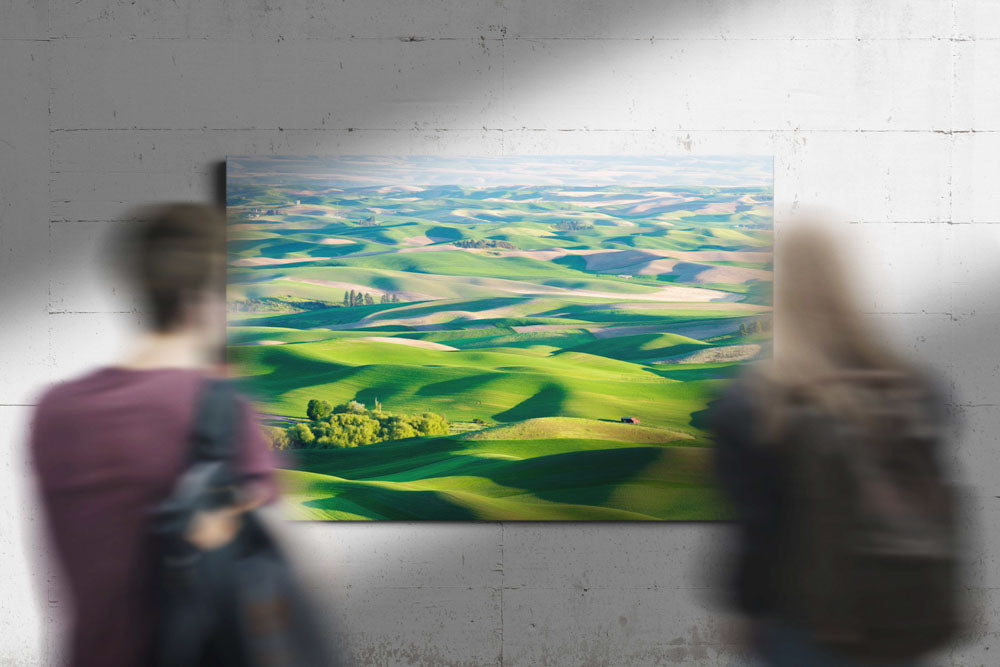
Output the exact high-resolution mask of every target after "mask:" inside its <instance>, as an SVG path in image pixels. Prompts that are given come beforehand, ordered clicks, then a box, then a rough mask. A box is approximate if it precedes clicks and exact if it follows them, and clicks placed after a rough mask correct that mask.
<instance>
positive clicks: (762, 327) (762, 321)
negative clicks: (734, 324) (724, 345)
mask: <svg viewBox="0 0 1000 667" xmlns="http://www.w3.org/2000/svg"><path fill="white" fill-rule="evenodd" d="M773 328H774V325H773V323H772V322H771V318H770V317H761V318H756V319H752V320H750V321H749V322H740V335H741V336H749V335H750V334H756V333H769V332H770V331H771V329H773Z"/></svg>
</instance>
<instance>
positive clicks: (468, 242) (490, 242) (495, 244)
mask: <svg viewBox="0 0 1000 667" xmlns="http://www.w3.org/2000/svg"><path fill="white" fill-rule="evenodd" d="M455 245H457V246H458V247H459V248H506V249H507V250H516V249H517V246H516V245H514V244H513V243H511V242H510V241H497V240H495V239H485V240H480V241H473V240H472V239H462V240H461V241H455Z"/></svg>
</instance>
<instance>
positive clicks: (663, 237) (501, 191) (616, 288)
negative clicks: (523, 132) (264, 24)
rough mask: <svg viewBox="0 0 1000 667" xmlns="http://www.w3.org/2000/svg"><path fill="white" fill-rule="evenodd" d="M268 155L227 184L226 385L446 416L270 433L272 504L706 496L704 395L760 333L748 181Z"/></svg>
mask: <svg viewBox="0 0 1000 667" xmlns="http://www.w3.org/2000/svg"><path fill="white" fill-rule="evenodd" d="M275 160H276V161H275V162H274V163H273V164H271V163H268V166H267V169H263V170H262V171H261V172H260V174H255V173H253V172H247V173H246V174H242V173H241V174H237V176H240V177H239V178H235V179H233V180H232V182H231V184H230V187H229V193H228V196H229V213H230V217H231V218H232V220H233V224H232V231H231V236H230V239H231V240H230V248H229V250H230V270H229V297H230V299H231V303H232V307H231V312H230V318H229V319H230V322H229V325H230V328H229V358H230V361H231V362H232V364H233V367H234V369H236V371H237V373H238V375H239V377H240V382H241V383H242V385H243V387H244V388H245V389H246V390H247V392H249V393H250V394H251V396H252V397H253V398H254V399H255V401H256V404H257V406H258V408H259V409H260V411H261V412H262V413H263V414H264V416H265V419H266V420H267V421H268V423H270V424H271V425H273V426H275V427H284V426H287V425H288V424H290V423H295V420H301V419H304V417H305V406H306V404H307V403H308V401H309V400H311V399H321V400H325V401H328V402H329V403H330V404H331V405H337V404H343V403H347V402H349V401H358V402H360V403H363V404H365V405H366V406H368V407H371V406H373V405H375V401H376V400H378V401H379V402H380V403H381V405H383V406H385V409H386V410H387V411H388V412H390V413H398V414H419V413H421V412H433V413H437V414H439V415H443V416H444V417H445V418H446V419H447V420H449V421H450V422H451V423H452V424H453V427H454V428H453V431H452V434H451V435H450V436H447V437H425V438H413V439H408V440H398V441H389V442H381V443H377V444H370V445H363V446H359V447H356V448H345V449H323V450H319V449H301V450H294V451H288V452H284V453H283V455H284V456H285V457H286V459H287V460H286V463H285V468H286V469H285V470H284V471H283V473H282V477H283V480H284V483H285V485H286V493H285V499H286V502H287V505H288V507H289V512H290V513H291V515H292V516H294V517H296V518H301V519H319V520H380V519H393V520H410V519H440V520H449V519H455V520H465V519H488V520H499V519H505V520H521V519H524V520H540V519H588V520H653V519H656V520H661V519H707V518H718V517H720V516H723V512H724V510H723V508H722V505H721V504H720V501H719V498H718V496H717V493H716V491H715V490H714V488H713V484H712V481H711V475H710V470H711V462H710V459H711V452H710V448H709V445H710V443H711V440H710V434H709V433H707V432H706V430H705V414H706V412H707V410H708V409H709V406H710V403H711V401H712V400H713V398H714V396H715V395H716V394H717V393H718V392H719V391H721V390H722V389H723V388H724V387H725V386H726V385H727V384H728V383H729V382H730V381H731V379H732V377H733V376H734V375H736V374H737V373H738V372H739V371H740V368H741V367H742V366H743V364H745V363H747V361H749V360H751V359H752V358H754V355H758V356H760V355H763V354H766V350H767V349H768V348H767V345H766V339H767V338H768V337H769V320H770V315H769V313H770V296H769V294H770V284H771V258H770V246H771V237H772V233H771V221H770V215H771V212H770V211H771V209H770V206H771V193H770V188H765V187H742V186H741V187H724V186H704V187H702V186H698V187H692V186H679V187H669V188H668V187H666V186H655V187H654V186H640V187H627V186H621V185H604V186H593V185H572V184H563V185H541V186H534V185H532V186H500V185H488V184H487V185H468V184H463V185H449V184H424V185H421V184H412V183H410V182H409V181H408V180H406V179H404V180H402V181H400V182H399V183H395V184H393V183H387V184H386V185H384V186H369V185H363V184H356V183H354V182H351V181H349V180H348V181H344V182H336V183H330V182H326V181H323V180H322V178H320V177H319V176H317V175H314V174H311V173H310V172H308V171H306V172H304V173H303V174H294V173H286V172H282V169H290V168H291V167H289V166H285V165H286V162H287V164H288V165H292V164H297V165H300V166H301V165H306V166H308V165H311V164H312V163H311V162H309V161H308V160H305V161H304V162H303V161H302V160H298V161H296V160H295V159H289V160H288V161H286V162H281V161H280V160H278V159H275ZM275 174H279V177H277V179H276V180H275V178H276V177H275ZM758 350H759V353H758ZM713 351H715V352H713ZM737 359H738V360H737ZM626 415H627V416H632V417H636V418H638V419H639V420H640V421H641V424H639V425H633V424H623V423H620V419H621V417H623V416H626Z"/></svg>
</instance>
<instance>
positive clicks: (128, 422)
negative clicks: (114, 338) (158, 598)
mask: <svg viewBox="0 0 1000 667" xmlns="http://www.w3.org/2000/svg"><path fill="white" fill-rule="evenodd" d="M144 217H145V219H146V220H147V222H142V223H137V229H136V230H135V231H132V232H131V233H130V234H129V235H128V237H127V238H126V239H125V243H123V244H122V245H121V246H120V247H118V248H117V251H118V254H119V256H120V258H121V259H122V260H123V261H124V262H125V265H126V268H127V269H128V271H129V274H130V275H131V276H132V277H133V278H134V280H135V282H136V283H137V287H138V288H139V290H140V291H141V292H142V294H143V296H144V297H145V299H146V302H147V304H148V307H149V311H150V315H151V318H152V320H151V324H152V326H151V327H150V330H149V331H147V332H145V333H144V334H143V335H142V336H141V337H140V339H139V340H138V341H137V342H136V345H135V346H134V349H133V351H132V352H131V353H130V354H129V355H127V356H125V357H124V358H123V359H122V360H121V361H119V362H118V363H117V364H116V365H114V366H110V367H107V368H102V369H99V370H96V371H93V372H91V373H89V374H87V375H85V376H83V377H81V378H78V379H75V380H71V381H68V382H64V383H62V384H59V385H57V386H55V387H53V388H51V389H50V390H48V391H47V392H46V393H45V395H44V396H43V397H42V399H41V401H40V403H39V405H38V408H37V410H36V412H35V416H34V421H33V432H32V441H31V450H32V455H33V461H34V466H35V471H36V474H37V477H38V484H39V488H40V492H41V496H42V499H43V505H44V510H45V515H46V518H47V523H48V528H49V531H50V534H51V538H52V541H53V543H54V545H55V552H56V555H57V557H58V560H59V564H60V566H61V569H62V573H63V574H64V575H65V581H66V583H67V584H68V586H67V588H68V591H69V593H70V595H71V602H70V610H71V619H72V629H71V638H70V663H71V664H72V665H74V666H79V667H83V666H91V665H93V666H97V665H99V666H101V667H115V666H118V665H144V664H149V663H150V662H151V660H152V656H150V650H151V642H152V638H153V629H154V620H155V619H154V608H153V607H154V605H153V598H152V589H151V585H150V583H151V582H150V578H151V576H152V573H151V569H152V568H151V566H152V553H151V550H152V543H151V539H150V533H149V512H150V510H152V509H153V508H154V507H155V506H156V505H157V504H158V503H159V502H160V501H162V500H163V499H164V498H166V497H167V496H168V495H169V494H170V492H171V490H172V488H173V485H174V483H175V481H176V480H177V479H178V477H179V476H180V475H181V473H182V472H183V471H184V470H185V469H186V468H187V466H188V464H189V463H190V456H191V441H190V436H191V429H192V426H193V420H194V416H195V410H196V404H197V401H198V396H199V393H200V389H201V387H202V385H203V384H204V382H205V381H206V380H207V379H209V378H212V377H214V376H218V375H220V374H221V373H220V366H221V364H220V363H219V360H220V359H221V353H222V350H223V344H224V336H225V334H224V331H225V329H224V322H225V294H224V286H225V218H224V216H223V215H222V214H220V213H219V212H218V211H217V210H216V209H214V208H211V207H208V206H203V205H197V204H177V205H172V206H167V207H163V208H160V209H157V210H155V211H148V212H146V214H145V216H144ZM241 422H242V423H241V424H240V429H241V431H240V432H241V434H242V437H241V445H240V450H239V454H238V457H237V461H238V468H239V473H240V475H241V479H242V482H241V493H240V498H241V500H240V502H239V505H238V506H235V507H231V508H226V509H223V510H217V511H212V512H202V513H200V514H199V515H198V516H197V517H196V519H195V520H194V521H193V522H192V526H191V528H190V530H189V533H188V535H187V539H188V540H189V541H191V542H192V543H193V544H195V545H196V546H198V547H199V548H201V549H213V548H218V547H220V546H223V545H225V544H227V543H228V542H229V541H230V540H231V539H232V538H233V536H235V534H236V533H237V532H238V530H239V526H240V514H241V513H242V512H243V511H246V510H248V509H250V508H253V507H255V506H258V505H260V504H263V503H266V502H269V501H271V500H272V499H273V498H274V497H275V495H276V487H275V483H274V478H273V462H272V453H271V452H270V450H269V449H268V447H267V444H266V440H265V438H264V436H263V434H262V433H261V430H260V428H259V426H258V425H257V421H256V417H255V415H254V413H253V411H252V409H251V408H250V406H249V404H247V403H246V402H243V403H242V417H241Z"/></svg>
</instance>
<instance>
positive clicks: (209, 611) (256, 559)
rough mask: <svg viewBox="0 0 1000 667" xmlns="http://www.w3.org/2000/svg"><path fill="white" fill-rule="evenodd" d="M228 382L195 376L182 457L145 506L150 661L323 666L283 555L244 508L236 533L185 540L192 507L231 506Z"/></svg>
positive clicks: (323, 651)
mask: <svg viewBox="0 0 1000 667" xmlns="http://www.w3.org/2000/svg"><path fill="white" fill-rule="evenodd" d="M239 410H240V406H239V403H238V401H237V395H236V393H235V391H234V390H233V388H232V387H231V386H230V384H229V383H228V382H225V381H223V380H208V381H206V382H205V383H204V385H203V387H202V390H201V393H200V396H199V399H198V406H197V409H196V411H195V421H194V427H193V429H192V432H191V454H190V461H191V462H190V465H189V467H188V468H187V469H186V470H185V472H184V473H183V474H182V475H181V477H180V478H179V479H178V481H177V483H176V484H175V486H174V488H173V491H172V493H171V494H170V496H169V497H168V498H166V499H165V500H164V501H162V502H161V503H160V504H159V505H158V506H157V507H156V508H155V509H154V510H153V512H152V516H151V522H150V523H151V529H152V533H153V544H154V549H153V552H154V563H153V578H154V580H153V582H152V585H153V590H154V600H155V610H154V611H155V614H156V628H155V634H154V645H153V652H154V653H153V657H152V659H151V664H155V665H158V666H159V667H197V666H199V665H218V666H221V667H235V666H241V667H242V666H246V667H255V666H258V665H260V666H264V665H267V666H268V667H283V666H288V667H291V666H294V667H299V666H302V667H314V666H315V667H320V666H323V667H325V666H326V665H331V664H333V660H332V656H330V655H329V653H328V650H327V648H326V646H325V644H324V642H323V640H322V639H321V638H320V636H319V633H318V632H317V627H316V624H315V619H314V616H313V613H312V611H311V609H310V608H309V605H308V603H307V601H306V599H305V597H304V595H303V594H302V592H301V589H300V587H299V586H298V584H297V582H296V581H295V578H294V576H293V573H292V570H291V568H290V567H289V564H288V561H287V560H286V558H285V556H284V555H283V554H282V552H281V550H280V549H279V547H278V545H277V544H276V542H275V541H274V539H273V538H272V536H271V535H270V533H269V532H268V530H267V528H266V526H265V525H264V523H263V522H262V521H261V519H260V517H259V516H258V515H257V514H256V513H255V512H253V511H250V512H247V513H245V514H244V515H243V517H242V518H243V523H242V527H241V529H240V531H239V533H238V534H237V536H236V538H235V539H234V540H233V541H232V542H230V543H229V544H227V545H226V546H224V547H222V548H219V549H215V550H212V551H201V550H199V549H198V548H196V547H195V546H194V545H192V544H191V543H189V542H188V541H187V540H186V539H185V538H184V536H185V533H186V532H187V527H188V525H189V523H190V521H191V519H192V517H193V516H194V514H195V512H197V511H198V510H201V509H215V508H219V507H224V506H227V505H232V504H234V503H235V501H236V491H237V488H238V483H239V478H238V475H237V474H236V471H235V466H234V461H235V457H236V450H237V446H238V443H239V442H241V440H240V433H239V432H238V430H237V427H238V425H239V424H240V423H241V420H240V419H239V418H238V417H239Z"/></svg>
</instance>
